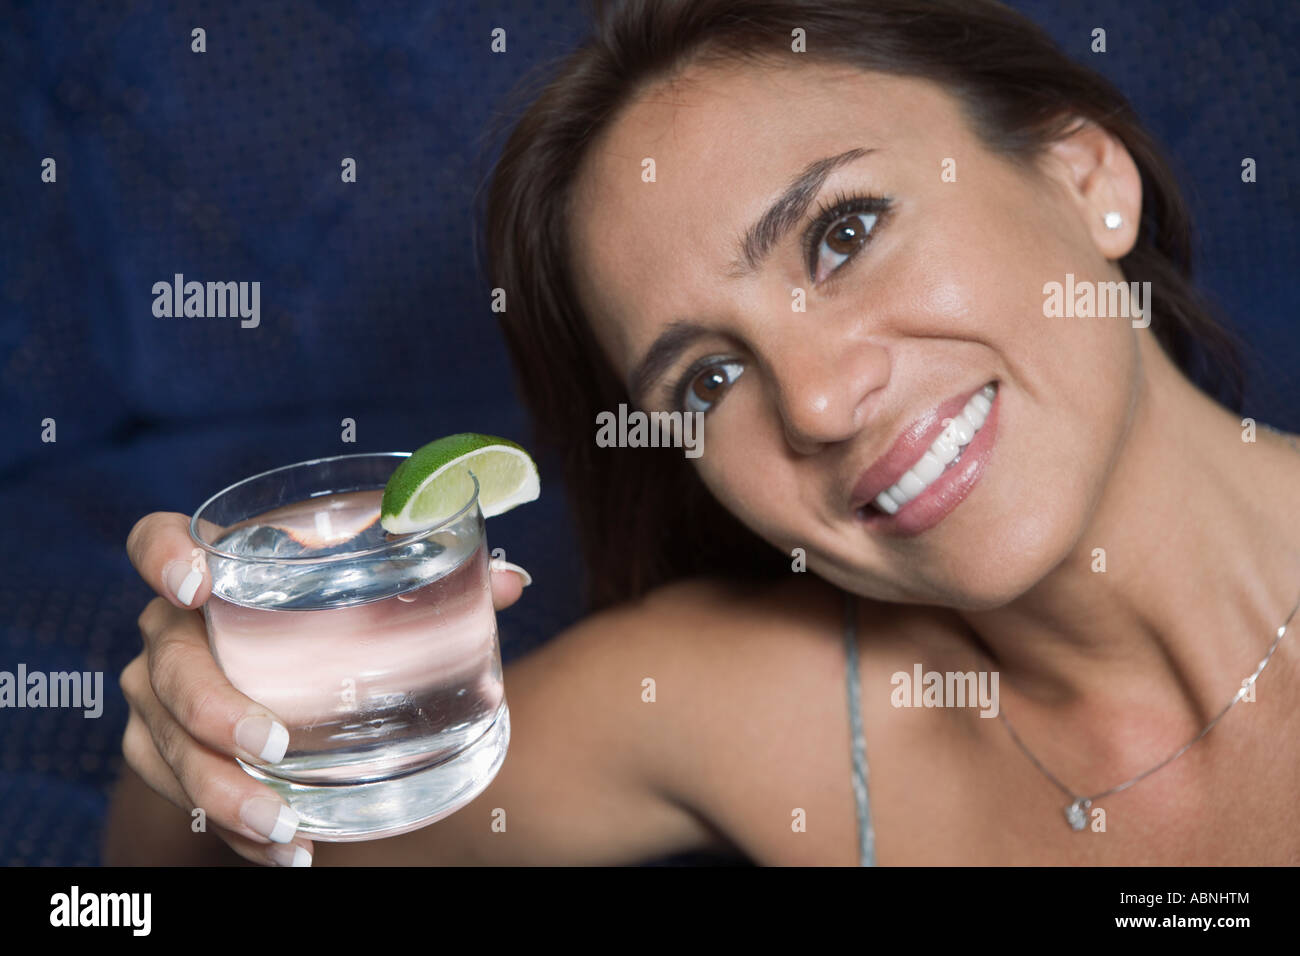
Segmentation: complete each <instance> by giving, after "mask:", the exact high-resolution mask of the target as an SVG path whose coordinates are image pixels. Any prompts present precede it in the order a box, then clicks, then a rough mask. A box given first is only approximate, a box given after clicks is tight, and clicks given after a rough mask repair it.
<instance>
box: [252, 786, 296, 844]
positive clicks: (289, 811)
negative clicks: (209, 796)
mask: <svg viewBox="0 0 1300 956" xmlns="http://www.w3.org/2000/svg"><path fill="white" fill-rule="evenodd" d="M239 819H241V820H243V821H244V824H245V825H246V826H248V827H249V828H251V829H253V830H256V831H257V832H258V833H260V834H262V836H264V837H267V838H268V839H270V840H271V842H272V843H288V842H289V841H290V840H292V839H293V834H294V832H295V831H296V830H297V829H298V814H297V813H296V812H295V811H294V809H293V807H291V806H289V805H288V804H285V803H281V802H280V801H279V800H276V799H275V798H274V797H253V798H252V799H251V800H245V801H244V805H243V806H242V807H240V808H239Z"/></svg>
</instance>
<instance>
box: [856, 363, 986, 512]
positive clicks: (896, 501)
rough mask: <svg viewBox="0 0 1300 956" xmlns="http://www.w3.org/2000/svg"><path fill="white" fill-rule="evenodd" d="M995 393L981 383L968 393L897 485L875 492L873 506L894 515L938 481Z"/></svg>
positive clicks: (982, 418) (968, 440)
mask: <svg viewBox="0 0 1300 956" xmlns="http://www.w3.org/2000/svg"><path fill="white" fill-rule="evenodd" d="M996 395H997V388H996V387H995V386H993V385H985V386H984V387H983V388H982V389H980V390H979V391H978V392H976V393H975V394H974V395H973V396H971V399H970V401H969V402H967V403H966V407H965V408H963V409H962V410H961V411H960V412H958V413H957V415H955V416H954V417H953V419H952V421H951V422H949V423H948V427H947V428H945V429H944V430H943V431H942V432H941V433H940V434H939V437H938V438H936V439H935V440H934V443H933V444H932V445H931V446H930V447H929V449H928V450H927V451H926V452H925V454H923V455H922V456H921V457H920V459H918V460H917V462H916V464H914V465H913V466H912V467H911V468H909V469H908V470H907V471H905V472H903V476H902V477H901V478H899V479H898V484H896V485H893V486H892V487H890V488H889V489H888V490H886V491H882V492H881V493H880V494H878V495H876V507H877V508H879V509H880V510H881V511H883V512H884V513H885V514H889V515H892V514H896V513H897V512H898V509H899V508H901V507H902V506H903V505H905V504H907V503H908V502H909V501H911V500H912V499H913V498H915V497H916V496H917V495H919V494H920V493H921V492H923V491H925V489H926V488H928V487H930V485H931V484H933V483H934V482H935V481H936V480H938V478H939V476H940V475H942V474H943V473H944V471H946V470H947V468H948V466H949V465H951V464H952V463H953V462H955V461H957V459H959V458H960V457H961V452H962V449H963V447H964V446H965V445H969V444H970V443H971V440H972V439H973V438H974V437H975V433H976V432H977V431H979V430H980V428H981V427H983V425H984V422H985V421H987V420H988V415H989V412H990V411H991V410H992V408H993V399H994V397H995V396H996Z"/></svg>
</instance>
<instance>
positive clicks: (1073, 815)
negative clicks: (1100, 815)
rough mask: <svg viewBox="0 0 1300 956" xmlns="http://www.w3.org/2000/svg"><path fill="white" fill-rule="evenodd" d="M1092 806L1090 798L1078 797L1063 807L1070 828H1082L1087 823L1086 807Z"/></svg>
mask: <svg viewBox="0 0 1300 956" xmlns="http://www.w3.org/2000/svg"><path fill="white" fill-rule="evenodd" d="M1090 806H1092V801H1091V800H1086V799H1084V798H1083V797H1080V798H1079V799H1078V800H1075V801H1074V803H1072V804H1070V805H1069V806H1068V807H1066V808H1065V819H1066V822H1067V823H1069V824H1070V829H1071V830H1082V829H1083V828H1084V827H1086V826H1087V825H1088V808H1089V807H1090Z"/></svg>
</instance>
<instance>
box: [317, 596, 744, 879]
mask: <svg viewBox="0 0 1300 956" xmlns="http://www.w3.org/2000/svg"><path fill="white" fill-rule="evenodd" d="M681 587H688V586H681ZM676 591H677V588H673V587H670V588H667V589H664V590H662V591H660V592H657V593H656V594H655V595H654V596H653V597H652V598H651V599H648V600H646V601H643V602H638V603H637V604H634V605H627V606H624V607H621V608H618V609H615V610H611V611H606V612H603V613H601V614H597V615H594V616H592V617H590V618H588V619H586V620H584V621H582V622H581V623H579V624H577V625H575V626H574V627H572V628H570V629H569V630H567V631H565V632H564V633H562V634H561V635H559V636H558V637H556V638H554V639H553V640H551V641H549V642H548V643H547V644H545V645H543V646H542V647H541V648H539V649H537V650H536V651H534V652H533V653H532V654H530V655H528V656H527V657H525V658H523V659H522V660H519V661H516V662H513V663H512V664H511V665H510V666H509V667H507V668H506V670H505V688H506V699H507V702H508V704H509V707H510V721H511V740H510V747H509V750H508V752H507V754H506V758H505V761H504V762H503V764H502V766H501V770H500V771H499V772H498V774H497V776H496V778H495V779H494V780H493V781H492V783H491V784H489V785H488V787H487V789H486V790H484V791H483V793H481V794H480V795H479V796H478V797H477V798H476V799H475V800H473V801H472V802H471V803H469V804H468V805H466V806H465V807H464V808H462V809H461V810H459V811H458V812H456V813H454V814H452V815H451V816H449V817H446V818H444V819H443V820H440V821H438V822H437V823H433V824H431V825H429V826H427V827H424V828H422V829H420V830H417V831H414V832H413V833H409V834H405V835H403V836H399V837H392V838H389V839H385V840H375V841H370V842H365V843H324V842H321V841H317V843H316V849H315V852H316V863H315V865H317V866H320V865H326V866H328V865H353V866H374V865H415V866H419V865H480V864H481V865H507V866H508V865H552V866H563V865H619V864H631V863H636V862H640V861H642V860H646V859H653V858H656V857H662V856H667V855H670V854H675V853H683V852H689V851H692V850H704V849H714V850H718V851H720V852H734V850H732V848H731V847H730V845H729V844H728V842H727V841H726V839H725V837H723V836H722V835H721V834H719V833H718V832H717V831H715V830H714V829H713V828H712V827H711V826H710V825H709V824H708V823H707V821H704V820H702V819H700V818H699V817H698V816H697V815H696V814H695V813H693V812H692V811H691V810H690V808H689V807H687V806H685V805H683V803H682V801H681V800H680V799H679V798H678V797H676V796H675V795H674V791H675V790H676V789H677V787H676V786H675V784H674V781H675V780H677V779H679V771H680V770H681V769H682V767H684V766H685V765H686V764H687V760H686V759H685V756H686V753H685V752H686V750H687V748H689V747H690V746H691V733H690V720H689V710H688V709H684V708H682V707H671V706H668V707H666V706H664V705H663V704H656V703H652V702H647V701H646V700H643V686H642V681H643V680H644V679H645V678H647V677H651V678H654V679H655V680H656V682H657V683H658V684H659V685H660V686H663V687H671V688H673V693H674V696H679V695H680V697H681V698H689V697H690V694H691V693H693V692H694V691H689V692H688V688H693V687H700V688H702V687H703V686H704V684H705V681H703V680H701V679H700V678H701V675H700V674H699V666H698V665H699V660H698V656H696V655H692V654H691V651H690V645H691V642H690V637H691V635H692V634H698V633H699V631H696V630H693V629H691V630H689V631H688V630H687V629H683V628H682V627H681V626H680V624H681V622H680V616H679V614H676V613H671V610H670V609H672V608H674V607H675V606H676V605H677V601H676ZM711 616H712V615H711ZM716 617H717V618H718V619H719V620H720V619H721V618H722V613H721V612H720V611H719V613H717V615H716Z"/></svg>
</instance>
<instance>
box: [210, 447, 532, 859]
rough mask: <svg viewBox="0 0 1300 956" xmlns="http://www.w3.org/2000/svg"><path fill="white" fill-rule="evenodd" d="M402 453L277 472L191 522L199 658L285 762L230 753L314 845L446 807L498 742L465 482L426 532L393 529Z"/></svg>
mask: <svg viewBox="0 0 1300 956" xmlns="http://www.w3.org/2000/svg"><path fill="white" fill-rule="evenodd" d="M407 457H409V453H405V452H386V453H381V454H359V455H340V456H337V457H333V458H319V459H316V460H314V461H305V462H300V463H298V464H294V465H286V466H284V467H282V468H275V469H272V470H271V471H266V472H263V473H262V474H259V475H253V476H252V477H251V478H245V479H244V480H243V481H240V482H238V483H236V484H234V485H231V486H230V487H229V488H226V489H225V490H223V491H220V492H218V493H217V494H215V495H213V496H212V497H211V498H209V499H208V500H207V501H206V502H204V503H203V504H202V505H201V506H200V507H199V509H198V510H197V511H196V512H195V513H194V516H193V518H192V519H191V521H190V536H191V537H192V538H193V539H194V542H195V544H196V545H197V546H198V547H197V549H196V551H195V560H196V562H197V561H199V560H203V561H205V562H206V564H207V568H208V570H209V571H210V572H211V574H212V579H211V580H212V597H211V598H210V599H209V600H208V601H207V603H206V604H205V605H204V617H205V619H206V621H207V630H208V640H209V644H210V646H211V648H212V655H213V657H215V658H216V660H217V663H218V665H219V666H220V667H221V670H222V671H223V673H224V674H225V675H226V677H227V679H229V681H230V682H231V683H232V684H233V685H234V686H235V687H237V688H238V689H239V690H240V691H241V692H243V693H244V694H245V695H247V696H248V697H251V698H252V699H253V700H255V701H257V702H258V703H260V704H262V705H263V706H265V707H267V708H269V709H270V710H271V711H272V712H273V713H275V714H276V715H278V716H279V718H280V719H281V720H282V721H283V722H284V723H285V725H286V727H287V728H288V731H289V746H288V750H287V752H286V753H285V755H284V758H283V759H282V760H280V761H278V762H276V763H275V764H268V763H265V762H254V763H248V762H245V761H243V760H240V761H239V764H240V766H241V767H243V768H244V770H245V771H247V773H248V774H249V775H251V776H252V777H254V778H255V779H257V780H260V781H262V782H263V783H265V784H267V785H268V786H270V787H271V788H272V789H273V790H275V791H276V792H277V793H279V794H280V795H281V796H282V797H283V798H284V799H285V800H286V801H287V802H288V803H289V805H290V806H292V807H293V809H294V810H296V811H297V813H298V816H299V819H300V824H299V827H298V829H299V832H301V833H305V834H308V835H310V836H311V837H312V838H313V839H317V840H327V841H348V840H370V839H378V838H380V837H387V836H394V835H396V834H399V833H406V832H408V831H410V830H414V829H417V828H419V827H422V826H425V825H427V824H430V823H433V822H434V821H435V820H440V819H442V818H443V817H445V816H447V815H449V814H451V813H454V812H455V811H456V810H458V809H460V808H461V807H463V806H464V805H465V804H467V803H468V802H469V801H471V800H472V799H473V798H474V797H476V796H477V795H478V794H479V793H481V792H482V791H483V789H484V788H485V787H487V785H488V784H489V783H490V782H491V781H492V778H493V777H495V776H496V773H497V770H498V769H499V768H500V766H501V762H502V761H503V760H504V759H505V755H506V749H507V746H508V745H509V741H510V713H509V710H508V709H507V707H506V698H505V690H504V686H503V684H502V676H501V653H500V647H499V644H498V639H497V627H496V615H495V614H494V613H493V608H492V585H491V577H490V575H491V572H490V570H489V567H488V552H487V538H486V535H485V532H484V526H483V514H482V512H481V511H480V510H479V504H478V480H477V478H474V477H473V475H472V473H471V474H470V476H469V477H470V478H471V480H472V484H473V490H472V492H470V493H469V495H468V498H467V500H466V501H465V502H464V505H463V506H462V507H461V508H460V509H459V510H458V511H457V512H456V514H454V515H452V516H451V517H450V518H447V519H446V520H445V521H443V522H441V523H440V524H438V525H437V526H436V527H432V528H428V529H426V530H423V531H418V532H414V533H412V534H404V535H390V534H387V533H385V531H384V530H383V528H382V527H381V526H380V523H379V517H380V504H381V500H382V498H383V489H384V485H385V483H386V482H387V481H388V477H389V476H390V475H391V474H392V473H393V471H394V469H396V467H397V466H398V465H399V464H401V462H402V460H403V459H404V458H407ZM466 487H467V488H468V487H469V482H466Z"/></svg>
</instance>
